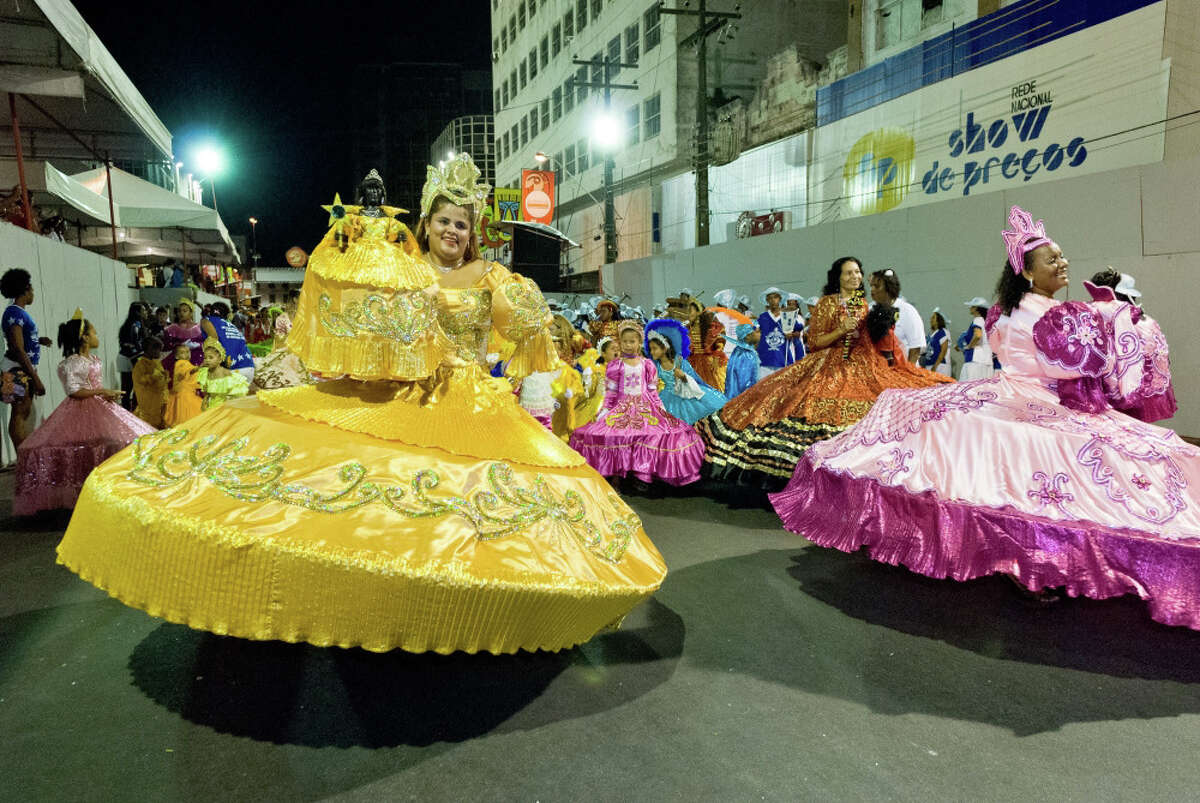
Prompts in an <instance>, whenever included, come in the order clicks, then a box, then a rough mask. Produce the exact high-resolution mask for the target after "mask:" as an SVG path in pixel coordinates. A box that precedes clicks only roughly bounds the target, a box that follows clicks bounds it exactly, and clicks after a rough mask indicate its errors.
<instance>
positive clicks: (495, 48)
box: [492, 36, 500, 54]
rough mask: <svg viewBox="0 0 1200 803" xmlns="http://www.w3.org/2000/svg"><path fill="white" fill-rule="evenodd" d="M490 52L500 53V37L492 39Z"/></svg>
mask: <svg viewBox="0 0 1200 803" xmlns="http://www.w3.org/2000/svg"><path fill="white" fill-rule="evenodd" d="M492 52H494V53H496V54H499V53H500V37H499V36H497V37H495V38H494V39H492Z"/></svg>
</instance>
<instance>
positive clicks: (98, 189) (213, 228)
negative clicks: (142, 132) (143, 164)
mask: <svg viewBox="0 0 1200 803" xmlns="http://www.w3.org/2000/svg"><path fill="white" fill-rule="evenodd" d="M110 174H111V176H112V198H113V212H114V214H113V220H112V221H111V223H112V225H115V226H117V227H118V228H120V229H122V230H123V231H122V232H120V233H119V236H118V240H120V241H121V242H122V244H123V245H125V246H126V248H125V250H126V253H128V254H130V255H136V253H137V252H136V250H133V251H131V250H129V248H130V247H131V246H133V244H134V243H136V242H138V241H142V240H145V241H147V242H148V243H149V242H150V241H153V242H154V243H156V244H157V245H154V246H150V245H148V246H147V247H148V249H150V250H148V251H147V252H146V253H147V255H154V254H157V253H158V251H156V250H153V249H154V248H158V249H160V250H161V248H162V245H161V243H162V242H163V241H171V242H176V241H178V239H179V238H178V237H176V236H174V235H169V234H166V233H161V232H157V231H152V232H141V231H140V230H145V229H175V230H183V231H186V232H188V233H189V235H190V240H191V242H192V243H193V244H194V245H195V246H196V247H197V248H198V250H200V251H204V252H207V253H214V254H220V255H222V256H231V257H232V258H233V260H234V261H235V262H241V258H240V255H239V254H238V252H237V248H236V247H235V246H234V244H233V240H232V239H231V238H230V236H229V231H228V230H227V229H226V228H225V223H224V222H223V221H222V220H221V216H220V215H218V214H217V212H216V211H215V210H213V209H209V208H208V207H207V206H201V205H200V204H197V203H194V202H192V201H189V200H188V199H187V198H184V197H182V196H180V195H177V194H175V193H173V192H171V191H170V190H166V189H163V188H162V187H159V186H157V185H155V184H151V183H150V182H149V181H145V180H143V179H140V178H138V177H137V176H134V175H131V174H129V173H126V172H125V171H124V170H120V169H118V168H115V167H113V168H111V169H110V170H109V171H106V170H105V169H104V168H103V167H98V168H96V169H94V170H88V171H86V172H84V173H78V174H76V175H73V176H68V175H66V174H64V173H62V172H61V171H59V170H56V169H55V168H54V167H52V166H51V165H50V163H49V162H47V163H46V168H45V178H46V191H47V192H48V193H50V194H52V195H54V196H56V197H58V198H60V199H61V200H63V201H65V202H66V203H67V204H69V205H70V206H72V207H73V208H75V209H77V210H79V211H80V212H83V213H84V214H85V215H86V216H87V217H89V218H92V219H93V220H95V221H97V222H99V223H102V224H104V225H105V226H107V225H108V224H109V223H110V220H109V213H108V209H109V204H108V180H109V178H108V177H109V175H110ZM104 237H106V238H111V234H109V233H108V232H105V233H104ZM87 239H88V240H89V244H91V243H90V241H91V240H92V237H91V236H88V237H87ZM102 242H103V240H97V243H96V245H100V244H102Z"/></svg>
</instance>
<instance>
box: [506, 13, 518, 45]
mask: <svg viewBox="0 0 1200 803" xmlns="http://www.w3.org/2000/svg"><path fill="white" fill-rule="evenodd" d="M508 41H510V42H516V41H517V17H516V15H515V14H514V15H513V16H511V17H509V18H508Z"/></svg>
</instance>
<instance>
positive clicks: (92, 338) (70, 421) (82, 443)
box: [13, 310, 155, 516]
mask: <svg viewBox="0 0 1200 803" xmlns="http://www.w3.org/2000/svg"><path fill="white" fill-rule="evenodd" d="M58 347H59V348H60V349H62V353H63V356H64V359H63V361H62V362H60V363H59V364H58V378H59V380H60V381H61V382H62V384H63V390H65V391H66V393H67V398H66V399H64V400H63V403H62V404H60V405H59V406H58V407H57V408H56V409H55V410H54V412H53V413H51V414H50V417H49V418H47V419H46V421H45V423H43V424H42V425H41V426H40V427H38V428H37V429H36V430H35V431H34V433H33V434H32V435H30V436H29V437H28V438H26V439H25V440H24V441H23V442H22V443H21V446H20V447H19V448H18V449H17V471H16V474H17V476H16V481H15V486H16V487H15V490H14V493H13V515H15V516H31V515H33V514H34V513H37V512H38V511H41V510H54V509H56V508H64V507H66V508H70V507H74V506H75V500H76V499H78V498H79V490H80V488H82V487H83V482H84V480H86V479H87V477H88V475H89V474H91V473H92V469H94V468H95V467H96V466H98V465H100V464H101V463H103V462H104V461H105V460H107V459H108V458H109V457H110V456H112V455H114V454H116V453H117V452H119V451H121V450H122V449H124V448H125V447H126V446H128V445H129V444H130V443H132V442H133V441H134V439H136V438H137V437H138V436H139V435H145V434H147V433H150V432H154V431H155V429H154V427H152V426H150V425H149V424H147V423H146V422H145V421H143V420H142V419H140V418H138V417H137V416H136V415H134V414H133V413H131V412H129V411H128V410H126V409H125V408H124V407H122V406H121V405H120V403H119V402H120V400H121V396H122V393H121V391H120V390H115V389H109V388H105V387H104V385H103V384H102V382H101V379H102V375H103V373H104V369H103V366H102V365H101V363H100V358H99V357H97V356H96V355H94V354H92V349H95V348H99V347H100V338H99V336H98V335H97V334H96V329H95V327H93V326H92V325H91V323H89V322H88V321H87V319H85V318H84V317H83V312H82V311H81V310H76V311H75V317H73V318H72V319H71V320H69V321H67V322H66V323H64V324H62V325H61V326H59V327H58Z"/></svg>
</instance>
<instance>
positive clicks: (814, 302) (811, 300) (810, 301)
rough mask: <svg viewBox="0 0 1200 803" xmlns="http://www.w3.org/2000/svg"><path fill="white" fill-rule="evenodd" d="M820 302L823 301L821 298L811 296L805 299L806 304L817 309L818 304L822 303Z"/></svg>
mask: <svg viewBox="0 0 1200 803" xmlns="http://www.w3.org/2000/svg"><path fill="white" fill-rule="evenodd" d="M820 300H821V297H820V296H809V297H808V298H806V299H804V303H805V304H807V305H808V306H810V307H815V306H817V304H818V302H820Z"/></svg>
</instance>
